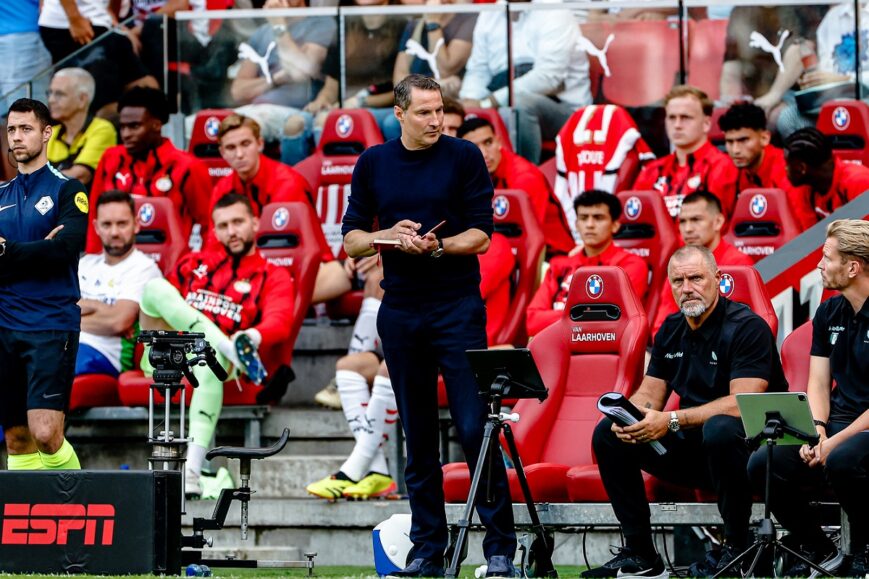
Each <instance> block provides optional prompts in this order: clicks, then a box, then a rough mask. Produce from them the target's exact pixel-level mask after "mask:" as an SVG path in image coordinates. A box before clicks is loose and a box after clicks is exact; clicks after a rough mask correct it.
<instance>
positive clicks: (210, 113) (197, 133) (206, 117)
mask: <svg viewBox="0 0 869 579" xmlns="http://www.w3.org/2000/svg"><path fill="white" fill-rule="evenodd" d="M231 114H232V110H230V109H203V110H201V111H199V112H198V113H196V117H195V119H194V120H193V132H192V133H191V134H190V143H188V145H187V152H188V153H190V154H192V155H193V156H194V157H196V158H197V159H200V160H202V162H203V163H205V166H206V167H208V174H209V175H210V176H211V180H212V181H214V182H215V183H216V182H217V181H218V180H219V179H220V178H221V177H223V176H225V175H229V173H230V172H231V171H232V169H230V168H229V165H228V164H227V163H226V161H224V160H223V157H221V156H220V151H219V149H218V143H217V132H218V131H219V130H220V123H221V122H222V121H223V119H225V118H226V117H228V116H229V115H231Z"/></svg>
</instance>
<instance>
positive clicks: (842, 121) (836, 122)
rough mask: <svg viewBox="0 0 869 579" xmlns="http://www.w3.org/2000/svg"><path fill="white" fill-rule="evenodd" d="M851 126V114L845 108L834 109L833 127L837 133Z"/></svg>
mask: <svg viewBox="0 0 869 579" xmlns="http://www.w3.org/2000/svg"><path fill="white" fill-rule="evenodd" d="M850 124H851V113H850V112H848V109H846V108H845V107H836V108H835V109H834V110H833V126H834V127H836V130H837V131H844V130H845V129H847V128H848V125H850Z"/></svg>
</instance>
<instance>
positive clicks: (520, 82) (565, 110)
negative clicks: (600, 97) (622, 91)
mask: <svg viewBox="0 0 869 579" xmlns="http://www.w3.org/2000/svg"><path fill="white" fill-rule="evenodd" d="M514 1H515V0H514ZM533 1H534V2H541V3H543V2H547V1H548V0H533ZM506 29H507V16H506V14H505V12H504V11H503V10H500V11H497V12H485V13H482V14H480V16H479V18H477V24H476V26H475V27H474V36H473V49H472V50H471V57H470V59H469V60H468V63H467V70H466V72H465V77H464V79H463V80H462V88H461V90H460V91H459V96H460V97H461V98H462V99H463V103H464V105H465V107H484V108H498V107H506V106H508V105H509V104H510V103H509V102H508V99H509V91H510V89H509V87H508V85H509V84H510V83H509V82H508V81H509V75H510V72H511V71H510V70H508V62H507V50H508V47H507V34H505V30H506ZM579 38H580V32H579V26H578V25H577V23H576V20H575V19H574V17H573V13H572V12H570V11H569V10H566V9H565V10H563V11H551V10H536V11H529V12H520V13H519V15H518V18H517V20H516V21H515V22H514V23H513V24H512V40H511V47H512V49H513V62H512V64H513V71H514V74H515V80H514V81H513V83H512V85H513V107H514V108H515V109H516V110H517V111H518V128H517V143H516V145H517V152H518V153H519V154H520V155H522V156H523V157H525V158H526V159H528V160H529V161H531V162H532V163H534V164H535V165H539V164H540V154H541V147H542V144H543V141H545V140H551V139H554V138H555V136H556V135H557V134H558V131H559V130H561V127H562V125H564V123H566V122H567V119H569V118H570V115H572V114H573V111H575V110H576V109H578V108H579V107H582V106H585V105H587V104H591V84H590V82H589V75H588V58H587V57H586V54H585V52H584V51H583V50H582V49H581V48H580V47H579Z"/></svg>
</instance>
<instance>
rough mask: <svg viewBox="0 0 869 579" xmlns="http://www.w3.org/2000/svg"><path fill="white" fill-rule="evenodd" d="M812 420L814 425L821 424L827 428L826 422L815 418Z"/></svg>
mask: <svg viewBox="0 0 869 579" xmlns="http://www.w3.org/2000/svg"><path fill="white" fill-rule="evenodd" d="M814 422H815V426H823V427H824V430H826V429H827V423H826V422H824V421H823V420H815V421H814Z"/></svg>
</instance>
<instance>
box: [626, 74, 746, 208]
mask: <svg viewBox="0 0 869 579" xmlns="http://www.w3.org/2000/svg"><path fill="white" fill-rule="evenodd" d="M712 108H713V104H712V101H711V100H709V97H708V96H706V93H705V92H703V91H702V90H700V89H699V88H695V87H693V86H688V85H679V86H676V87H673V89H672V90H671V91H670V92H669V94H667V96H666V97H664V109H665V112H666V117H665V121H664V125H665V128H666V130H667V138H668V139H669V140H670V145H671V146H672V147H673V149H674V151H673V152H672V153H670V154H669V155H667V156H666V157H662V158H660V159H657V160H655V161H651V162H650V163H648V164H646V166H645V167H643V170H642V171H641V172H640V175H639V176H638V177H637V180H636V182H635V183H634V187H633V188H634V189H636V190H641V189H650V190H652V189H653V190H655V191H657V192H658V193H660V194H661V196H662V197H663V198H664V201H666V203H667V209H668V210H669V211H670V215H672V216H673V219H674V220H675V219H676V218H677V217H678V216H679V207H680V206H681V205H682V200H683V199H684V198H685V197H686V196H688V195H690V194H691V193H693V192H695V191H700V190H705V191H709V192H710V193H712V194H713V195H715V196H716V197H718V200H719V202H720V203H721V207H722V208H723V209H724V216H725V217H726V218H728V219H729V218H730V216H731V215H732V214H733V207H734V205H735V202H736V197H735V193H734V183H733V180H732V179H727V174H728V172H729V171H731V170H732V166H733V165H732V163H731V161H730V159H729V158H728V157H727V155H725V154H724V153H722V152H721V151H719V150H718V149H716V148H715V145H713V144H712V143H710V142H709V139H708V134H709V129H710V128H711V127H712V118H711V115H712Z"/></svg>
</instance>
